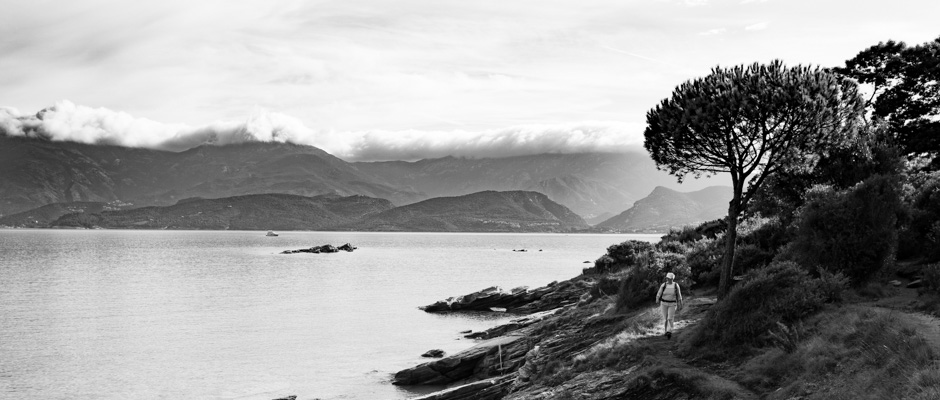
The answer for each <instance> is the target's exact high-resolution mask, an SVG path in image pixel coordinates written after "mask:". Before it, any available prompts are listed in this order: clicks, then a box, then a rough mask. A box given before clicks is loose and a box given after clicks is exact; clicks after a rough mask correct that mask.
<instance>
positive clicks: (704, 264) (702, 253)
mask: <svg viewBox="0 0 940 400" xmlns="http://www.w3.org/2000/svg"><path fill="white" fill-rule="evenodd" d="M723 244H724V237H723V236H719V237H718V238H716V239H702V240H699V241H696V242H694V243H692V246H691V248H690V249H689V251H688V252H687V253H686V256H685V260H686V265H687V266H688V268H689V275H690V276H691V277H692V279H694V280H695V283H696V284H698V285H717V284H718V278H719V271H720V270H719V267H720V265H721V257H722V254H724V249H723V247H722V245H723Z"/></svg>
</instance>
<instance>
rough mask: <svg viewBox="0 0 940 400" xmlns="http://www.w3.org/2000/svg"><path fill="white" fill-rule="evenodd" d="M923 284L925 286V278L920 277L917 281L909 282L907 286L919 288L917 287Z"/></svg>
mask: <svg viewBox="0 0 940 400" xmlns="http://www.w3.org/2000/svg"><path fill="white" fill-rule="evenodd" d="M921 286H924V280H923V279H918V280H916V281H913V282H911V283H908V284H907V288H908V289H917V288H919V287H921Z"/></svg>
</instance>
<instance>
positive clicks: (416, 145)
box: [0, 100, 643, 161]
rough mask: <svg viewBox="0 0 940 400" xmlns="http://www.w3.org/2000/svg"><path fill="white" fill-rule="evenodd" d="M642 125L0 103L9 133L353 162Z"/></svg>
mask: <svg viewBox="0 0 940 400" xmlns="http://www.w3.org/2000/svg"><path fill="white" fill-rule="evenodd" d="M641 132H642V127H638V126H630V125H629V124H626V123H621V122H604V121H597V122H582V123H576V124H559V125H524V126H514V127H508V128H501V129H490V130H483V131H462V130H457V131H417V130H409V131H364V132H333V131H323V130H314V129H311V128H309V127H307V126H305V125H304V124H303V122H301V121H300V120H299V119H297V118H294V117H291V116H289V115H285V114H280V113H276V112H268V111H264V110H260V109H258V110H255V111H253V112H252V113H251V114H250V115H249V116H248V117H247V118H246V119H245V120H243V121H216V122H213V123H210V124H207V125H203V126H195V127H194V126H189V125H186V124H167V123H161V122H157V121H153V120H149V119H146V118H135V117H133V116H131V115H130V114H128V113H125V112H120V111H113V110H110V109H107V108H92V107H87V106H82V105H76V104H74V103H72V102H70V101H68V100H62V101H59V102H57V103H55V105H54V106H52V107H49V108H46V109H44V110H42V111H40V112H38V113H36V114H33V115H24V114H22V113H20V112H19V111H18V110H17V109H15V108H11V107H0V133H2V134H6V135H9V136H30V137H43V138H46V139H49V140H54V141H73V142H80V143H87V144H111V145H118V146H126V147H143V148H151V149H159V150H169V151H182V150H186V149H190V148H193V147H196V146H200V145H206V144H208V145H220V146H221V145H226V144H235V143H244V142H289V143H295V144H304V145H310V146H316V147H319V148H322V149H324V150H326V151H328V152H330V153H331V154H333V155H335V156H337V157H340V158H343V159H346V160H349V161H379V160H418V159H422V158H437V157H446V156H457V157H476V158H479V157H509V156H517V155H530V154H542V153H581V152H625V151H635V150H637V149H638V148H639V146H641V145H642V140H643V138H642V133H641Z"/></svg>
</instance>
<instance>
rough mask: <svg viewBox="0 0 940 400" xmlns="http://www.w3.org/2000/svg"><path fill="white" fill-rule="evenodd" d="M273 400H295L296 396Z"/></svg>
mask: <svg viewBox="0 0 940 400" xmlns="http://www.w3.org/2000/svg"><path fill="white" fill-rule="evenodd" d="M274 400H297V396H287V397H278V398H276V399H274Z"/></svg>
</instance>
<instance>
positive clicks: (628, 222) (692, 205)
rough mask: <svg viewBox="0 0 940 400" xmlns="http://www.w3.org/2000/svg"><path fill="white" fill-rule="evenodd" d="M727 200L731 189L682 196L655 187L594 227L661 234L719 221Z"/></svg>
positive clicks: (699, 191)
mask: <svg viewBox="0 0 940 400" xmlns="http://www.w3.org/2000/svg"><path fill="white" fill-rule="evenodd" d="M730 200H731V188H730V187H727V186H714V187H708V188H705V189H702V190H698V191H695V192H685V193H683V192H679V191H676V190H673V189H669V188H666V187H663V186H657V187H656V188H654V189H653V191H652V192H651V193H650V194H649V196H647V197H645V198H642V199H640V200H637V201H636V203H634V204H633V207H630V208H629V209H627V210H626V211H624V212H622V213H620V214H619V215H616V216H614V217H612V218H610V219H608V220H606V221H604V222H601V223H600V224H597V227H598V228H601V229H606V230H611V231H620V232H639V231H657V232H664V231H667V230H669V229H670V228H673V227H681V226H685V225H691V224H695V223H699V222H703V221H709V220H713V219H716V218H720V217H722V216H724V215H725V212H726V211H727V204H728V201H730Z"/></svg>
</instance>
